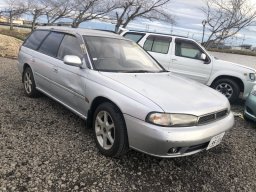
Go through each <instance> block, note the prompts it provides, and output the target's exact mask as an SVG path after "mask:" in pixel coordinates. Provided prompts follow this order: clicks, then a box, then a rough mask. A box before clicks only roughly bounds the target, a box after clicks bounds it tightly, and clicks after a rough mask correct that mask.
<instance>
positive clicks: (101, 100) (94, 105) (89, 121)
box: [86, 96, 125, 128]
mask: <svg viewBox="0 0 256 192" xmlns="http://www.w3.org/2000/svg"><path fill="white" fill-rule="evenodd" d="M105 102H109V103H111V104H113V105H114V106H115V107H116V109H117V110H118V111H119V112H120V113H121V114H122V118H123V121H124V122H125V119H124V117H123V113H122V111H121V109H120V107H119V106H118V105H117V104H116V103H115V102H113V101H112V100H110V99H108V98H106V97H104V96H98V97H96V98H94V99H93V101H92V104H91V106H90V109H89V110H88V113H87V120H86V125H87V127H89V128H91V127H92V123H93V114H94V112H95V110H96V108H97V107H98V106H99V105H100V104H102V103H105Z"/></svg>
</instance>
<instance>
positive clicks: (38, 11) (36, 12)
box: [26, 0, 49, 30]
mask: <svg viewBox="0 0 256 192" xmlns="http://www.w3.org/2000/svg"><path fill="white" fill-rule="evenodd" d="M26 6H27V7H28V11H27V13H28V14H29V15H31V16H32V22H31V25H32V26H31V29H32V30H34V28H35V25H36V22H37V20H38V18H39V17H41V16H43V15H45V14H46V9H47V8H48V6H49V4H48V1H46V0H27V1H26Z"/></svg>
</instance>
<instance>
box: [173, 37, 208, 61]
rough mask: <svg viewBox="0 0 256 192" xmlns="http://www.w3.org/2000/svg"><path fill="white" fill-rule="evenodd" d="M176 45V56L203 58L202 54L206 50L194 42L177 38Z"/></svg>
mask: <svg viewBox="0 0 256 192" xmlns="http://www.w3.org/2000/svg"><path fill="white" fill-rule="evenodd" d="M175 45H176V46H175V55H176V56H179V57H186V58H190V59H197V60H202V59H201V55H202V53H204V52H203V51H202V50H201V49H200V48H199V47H198V46H197V45H196V44H195V43H194V42H192V41H184V40H181V39H176V40H175Z"/></svg>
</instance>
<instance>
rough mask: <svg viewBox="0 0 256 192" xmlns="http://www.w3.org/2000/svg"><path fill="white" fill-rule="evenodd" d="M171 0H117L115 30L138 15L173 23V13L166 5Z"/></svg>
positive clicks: (124, 25)
mask: <svg viewBox="0 0 256 192" xmlns="http://www.w3.org/2000/svg"><path fill="white" fill-rule="evenodd" d="M169 2H170V0H116V2H115V4H116V10H115V16H114V18H115V20H116V27H115V30H116V31H118V29H119V27H120V26H123V27H126V26H127V25H128V24H129V23H130V22H131V21H133V20H135V19H137V18H138V17H140V18H146V19H149V20H154V19H155V20H162V21H166V22H171V23H172V24H173V23H174V19H173V17H172V15H171V14H170V13H168V12H167V11H166V10H165V7H164V6H167V5H168V4H169Z"/></svg>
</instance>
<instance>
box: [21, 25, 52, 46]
mask: <svg viewBox="0 0 256 192" xmlns="http://www.w3.org/2000/svg"><path fill="white" fill-rule="evenodd" d="M48 34H49V31H43V30H36V31H34V32H33V33H32V34H31V35H30V36H29V37H28V38H27V40H26V41H25V42H24V44H23V46H25V47H27V48H30V49H34V50H37V49H38V47H39V46H40V44H41V42H42V41H43V40H44V38H45V37H46V36H47V35H48Z"/></svg>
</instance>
